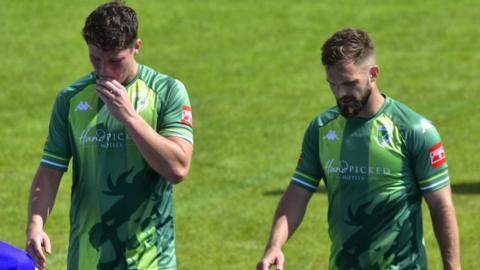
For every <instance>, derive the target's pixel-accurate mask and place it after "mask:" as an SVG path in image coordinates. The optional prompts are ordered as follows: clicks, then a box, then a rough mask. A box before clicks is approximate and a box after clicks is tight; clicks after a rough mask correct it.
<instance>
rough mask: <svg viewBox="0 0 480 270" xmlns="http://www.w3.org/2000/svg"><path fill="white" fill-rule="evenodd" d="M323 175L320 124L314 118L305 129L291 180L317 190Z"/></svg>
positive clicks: (306, 187)
mask: <svg viewBox="0 0 480 270" xmlns="http://www.w3.org/2000/svg"><path fill="white" fill-rule="evenodd" d="M322 177H323V172H322V169H321V166H320V157H319V149H318V124H317V121H316V120H314V121H312V122H311V123H310V125H309V126H308V128H307V130H306V131H305V135H304V137H303V143H302V151H301V154H300V158H299V159H298V163H297V167H296V169H295V173H294V174H293V176H292V181H291V182H292V183H293V184H295V185H297V186H299V187H302V188H304V189H306V190H308V191H311V192H315V191H316V190H317V189H318V186H319V183H320V179H321V178H322Z"/></svg>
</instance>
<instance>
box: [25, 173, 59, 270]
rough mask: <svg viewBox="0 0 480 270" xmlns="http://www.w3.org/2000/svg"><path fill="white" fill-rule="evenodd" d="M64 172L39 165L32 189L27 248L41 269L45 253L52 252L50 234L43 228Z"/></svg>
mask: <svg viewBox="0 0 480 270" xmlns="http://www.w3.org/2000/svg"><path fill="white" fill-rule="evenodd" d="M62 175H63V172H62V171H58V170H55V169H51V168H47V167H44V166H39V167H38V170H37V173H36V174H35V176H34V178H33V182H32V187H31V189H30V196H29V202H28V223H27V246H26V250H27V252H28V253H30V254H31V255H32V257H33V258H34V260H35V265H36V266H37V267H38V268H39V269H43V268H44V267H45V261H46V256H45V253H44V251H45V252H46V253H48V254H50V253H51V244H50V239H49V238H48V235H47V234H46V233H45V231H44V230H43V227H44V225H45V223H46V222H47V218H48V216H49V215H50V213H51V211H52V208H53V204H54V202H55V197H56V195H57V191H58V186H59V184H60V180H61V178H62Z"/></svg>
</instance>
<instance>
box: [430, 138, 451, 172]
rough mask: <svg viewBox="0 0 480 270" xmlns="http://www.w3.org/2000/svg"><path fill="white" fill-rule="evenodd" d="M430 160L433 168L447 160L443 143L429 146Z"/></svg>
mask: <svg viewBox="0 0 480 270" xmlns="http://www.w3.org/2000/svg"><path fill="white" fill-rule="evenodd" d="M430 161H431V162H432V168H434V169H435V168H437V167H440V166H441V165H443V164H444V163H445V162H446V161H447V158H446V156H445V151H444V150H443V144H442V143H441V142H440V143H437V144H435V145H434V146H432V148H430Z"/></svg>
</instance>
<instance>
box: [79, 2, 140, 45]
mask: <svg viewBox="0 0 480 270" xmlns="http://www.w3.org/2000/svg"><path fill="white" fill-rule="evenodd" d="M137 31H138V21H137V15H136V13H135V10H133V9H132V8H130V7H127V6H126V5H125V4H124V3H123V2H121V1H113V2H110V3H106V4H103V5H101V6H99V7H97V8H96V9H95V10H94V11H93V12H92V13H90V15H89V16H88V17H87V19H86V21H85V26H84V27H83V33H82V34H83V38H84V39H85V41H86V42H87V44H91V45H95V46H97V47H98V48H100V49H102V50H104V51H111V50H122V49H126V48H130V47H132V46H133V44H134V43H135V41H136V40H137Z"/></svg>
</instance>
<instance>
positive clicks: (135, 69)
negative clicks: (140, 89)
mask: <svg viewBox="0 0 480 270" xmlns="http://www.w3.org/2000/svg"><path fill="white" fill-rule="evenodd" d="M137 72H138V63H137V61H134V62H133V65H132V69H131V72H130V75H128V77H127V79H126V80H125V81H124V82H123V83H122V84H123V85H126V84H128V83H129V82H131V81H132V80H133V79H134V78H135V76H136V75H137Z"/></svg>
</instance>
